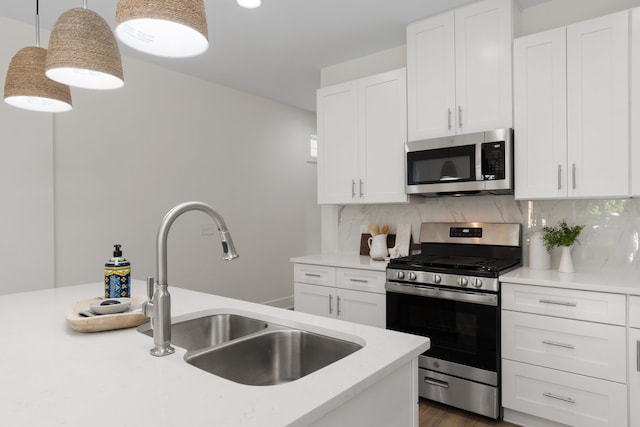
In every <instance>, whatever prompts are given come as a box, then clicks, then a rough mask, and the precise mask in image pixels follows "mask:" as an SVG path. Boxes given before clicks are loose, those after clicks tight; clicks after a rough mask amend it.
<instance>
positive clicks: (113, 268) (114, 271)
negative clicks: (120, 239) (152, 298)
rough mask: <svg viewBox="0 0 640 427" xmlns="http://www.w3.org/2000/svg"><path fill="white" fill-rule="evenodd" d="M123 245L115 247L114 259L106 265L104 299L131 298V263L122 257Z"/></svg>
mask: <svg viewBox="0 0 640 427" xmlns="http://www.w3.org/2000/svg"><path fill="white" fill-rule="evenodd" d="M120 247H121V245H117V244H116V245H113V248H114V251H113V258H111V259H109V261H108V262H107V263H106V264H105V265H104V297H105V298H131V263H130V262H129V261H127V260H126V259H125V258H124V257H123V256H122V250H121V249H120Z"/></svg>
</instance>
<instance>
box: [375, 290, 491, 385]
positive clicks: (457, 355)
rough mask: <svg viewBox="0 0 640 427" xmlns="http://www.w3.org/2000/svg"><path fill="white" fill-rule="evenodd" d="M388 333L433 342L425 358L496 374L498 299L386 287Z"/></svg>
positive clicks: (457, 292)
mask: <svg viewBox="0 0 640 427" xmlns="http://www.w3.org/2000/svg"><path fill="white" fill-rule="evenodd" d="M386 289H387V329H392V330H396V331H401V332H407V333H411V334H415V335H422V336H426V337H429V338H430V340H431V348H430V349H429V350H427V351H426V352H425V353H424V355H425V356H428V357H430V358H435V359H438V360H440V361H446V362H451V363H453V364H457V365H463V366H468V367H472V368H476V369H480V370H483V371H489V372H492V373H497V372H498V366H499V357H500V351H499V350H500V308H499V303H498V302H499V301H498V294H487V293H479V292H465V291H458V290H448V289H444V288H439V287H431V286H412V285H404V284H398V283H393V282H387V284H386Z"/></svg>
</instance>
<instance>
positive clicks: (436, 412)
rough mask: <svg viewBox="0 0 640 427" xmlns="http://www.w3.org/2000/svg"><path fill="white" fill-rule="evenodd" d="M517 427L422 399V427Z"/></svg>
mask: <svg viewBox="0 0 640 427" xmlns="http://www.w3.org/2000/svg"><path fill="white" fill-rule="evenodd" d="M490 426H491V427H517V426H516V425H515V424H511V423H508V422H506V421H495V420H492V419H491V418H487V417H483V416H481V415H476V414H472V413H470V412H466V411H462V410H459V409H456V408H452V407H450V406H446V405H441V404H440V403H436V402H432V401H430V400H426V399H420V427H490Z"/></svg>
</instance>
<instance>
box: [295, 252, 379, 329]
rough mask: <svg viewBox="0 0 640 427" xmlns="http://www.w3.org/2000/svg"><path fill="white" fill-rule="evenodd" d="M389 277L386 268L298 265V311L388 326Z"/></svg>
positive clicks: (296, 270) (296, 295) (296, 276)
mask: <svg viewBox="0 0 640 427" xmlns="http://www.w3.org/2000/svg"><path fill="white" fill-rule="evenodd" d="M385 280H386V278H385V273H384V272H382V271H369V270H359V269H350V268H337V267H330V266H309V265H305V264H295V265H294V306H295V310H296V311H301V312H304V313H310V314H316V315H319V316H326V317H334V318H338V319H342V320H347V321H349V322H356V323H362V324H365V325H371V326H377V327H380V328H384V327H385V326H386V294H385V289H384V284H385Z"/></svg>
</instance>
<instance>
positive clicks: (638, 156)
mask: <svg viewBox="0 0 640 427" xmlns="http://www.w3.org/2000/svg"><path fill="white" fill-rule="evenodd" d="M639 73H640V8H635V9H632V10H631V112H630V117H632V118H636V119H635V120H631V137H630V139H631V165H633V166H634V167H632V168H631V170H630V173H631V195H633V196H640V169H639V168H638V165H640V120H638V119H637V117H640V116H639V114H640V74H639ZM638 414H640V410H639V411H638ZM639 419H640V418H639ZM639 422H640V421H639Z"/></svg>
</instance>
